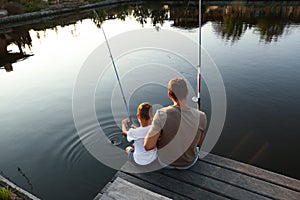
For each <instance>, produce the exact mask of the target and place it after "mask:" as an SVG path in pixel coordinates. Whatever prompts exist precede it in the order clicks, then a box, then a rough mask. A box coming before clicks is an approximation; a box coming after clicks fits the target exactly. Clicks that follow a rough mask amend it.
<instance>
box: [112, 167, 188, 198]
mask: <svg viewBox="0 0 300 200" xmlns="http://www.w3.org/2000/svg"><path fill="white" fill-rule="evenodd" d="M115 176H116V177H120V178H122V179H124V180H127V181H129V182H131V183H133V184H135V185H138V186H140V187H144V188H146V189H148V190H151V191H153V192H156V193H158V194H162V195H164V196H166V197H169V198H172V199H174V200H186V199H187V198H186V197H183V196H181V195H179V194H177V193H174V192H173V191H169V190H166V189H163V188H161V187H158V186H156V185H153V184H151V183H148V182H146V181H143V180H141V179H138V178H136V177H134V176H131V175H128V174H125V173H123V172H117V173H116V175H115Z"/></svg>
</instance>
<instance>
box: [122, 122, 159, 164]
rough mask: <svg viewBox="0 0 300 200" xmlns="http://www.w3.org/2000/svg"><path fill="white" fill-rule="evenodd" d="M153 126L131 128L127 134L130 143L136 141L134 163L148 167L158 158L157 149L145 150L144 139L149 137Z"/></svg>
mask: <svg viewBox="0 0 300 200" xmlns="http://www.w3.org/2000/svg"><path fill="white" fill-rule="evenodd" d="M150 127H151V125H149V126H145V127H138V128H135V129H133V128H131V129H129V130H128V132H127V140H128V142H131V141H134V145H135V146H134V153H133V158H134V161H135V162H136V163H137V164H139V165H147V164H150V163H151V162H153V161H154V160H155V159H156V157H157V149H156V148H155V149H152V150H150V151H146V150H145V148H144V138H145V137H146V135H147V132H148V130H149V129H150Z"/></svg>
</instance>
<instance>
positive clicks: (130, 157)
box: [128, 148, 138, 165]
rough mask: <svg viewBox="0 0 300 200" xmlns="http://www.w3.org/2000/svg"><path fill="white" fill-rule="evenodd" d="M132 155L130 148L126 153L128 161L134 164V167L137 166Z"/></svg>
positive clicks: (132, 150) (132, 149) (132, 151)
mask: <svg viewBox="0 0 300 200" xmlns="http://www.w3.org/2000/svg"><path fill="white" fill-rule="evenodd" d="M133 153H134V148H131V149H130V150H129V152H128V160H129V161H130V162H131V163H133V164H135V165H138V164H137V163H136V162H135V161H134V158H133Z"/></svg>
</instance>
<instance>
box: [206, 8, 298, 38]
mask: <svg viewBox="0 0 300 200" xmlns="http://www.w3.org/2000/svg"><path fill="white" fill-rule="evenodd" d="M203 18H204V21H206V22H207V21H213V22H214V23H213V28H214V30H215V32H216V33H217V34H218V35H220V36H221V37H222V38H224V39H226V40H228V41H231V42H235V41H238V40H239V39H240V37H241V36H242V35H243V34H244V33H245V31H246V30H247V29H252V28H254V31H255V32H256V33H258V34H259V35H260V39H261V40H262V41H265V42H267V43H269V42H272V41H274V42H276V41H277V40H278V38H279V37H280V36H282V35H283V34H284V33H285V32H288V30H289V28H290V25H291V24H299V21H300V6H299V4H298V5H281V4H278V3H277V4H265V5H260V4H258V5H257V4H249V5H247V4H246V5H234V6H233V5H226V6H208V7H206V10H205V11H204V15H203Z"/></svg>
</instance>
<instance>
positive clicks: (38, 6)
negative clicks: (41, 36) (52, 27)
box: [20, 0, 47, 12]
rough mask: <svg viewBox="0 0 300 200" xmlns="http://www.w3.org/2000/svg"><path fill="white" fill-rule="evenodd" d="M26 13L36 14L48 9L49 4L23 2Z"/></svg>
mask: <svg viewBox="0 0 300 200" xmlns="http://www.w3.org/2000/svg"><path fill="white" fill-rule="evenodd" d="M20 3H21V4H22V5H23V6H24V7H25V10H26V12H34V11H39V10H42V9H45V8H47V3H46V2H45V1H43V0H21V1H20Z"/></svg>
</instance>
